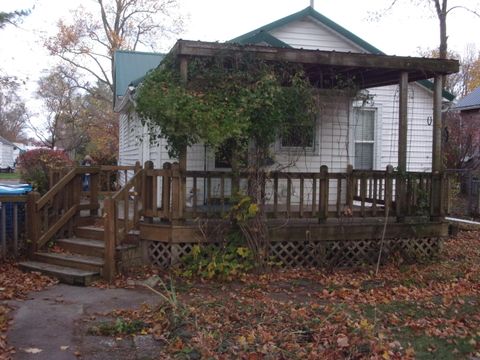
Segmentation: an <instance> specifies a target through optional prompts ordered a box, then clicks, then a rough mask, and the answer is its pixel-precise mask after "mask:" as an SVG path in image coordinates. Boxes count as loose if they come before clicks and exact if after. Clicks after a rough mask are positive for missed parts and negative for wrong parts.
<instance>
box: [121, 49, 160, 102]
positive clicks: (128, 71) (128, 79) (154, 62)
mask: <svg viewBox="0 0 480 360" xmlns="http://www.w3.org/2000/svg"><path fill="white" fill-rule="evenodd" d="M164 57H165V55H164V54H159V53H150V52H140V51H125V50H117V51H115V54H114V62H113V64H114V72H113V73H114V79H113V83H114V87H115V99H116V98H117V96H123V95H124V94H125V91H127V88H128V86H130V84H131V83H132V82H133V81H135V80H138V79H139V78H142V77H143V76H145V74H146V73H147V72H148V71H149V70H151V69H154V68H156V67H157V66H158V65H159V64H160V62H161V61H162V60H163V58H164Z"/></svg>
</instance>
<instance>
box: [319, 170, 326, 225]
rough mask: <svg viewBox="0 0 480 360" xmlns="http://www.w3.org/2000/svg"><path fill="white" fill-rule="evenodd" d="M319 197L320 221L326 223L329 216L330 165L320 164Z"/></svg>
mask: <svg viewBox="0 0 480 360" xmlns="http://www.w3.org/2000/svg"><path fill="white" fill-rule="evenodd" d="M318 192H319V193H320V195H319V199H318V221H319V222H320V223H325V222H326V221H327V218H328V166H327V165H322V166H320V188H319V191H318Z"/></svg>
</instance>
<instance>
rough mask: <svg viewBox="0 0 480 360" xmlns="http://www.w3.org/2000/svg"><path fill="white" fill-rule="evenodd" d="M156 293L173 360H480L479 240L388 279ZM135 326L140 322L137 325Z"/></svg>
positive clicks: (201, 286) (466, 236)
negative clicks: (190, 359) (181, 359)
mask: <svg viewBox="0 0 480 360" xmlns="http://www.w3.org/2000/svg"><path fill="white" fill-rule="evenodd" d="M172 284H173V286H172V285H171V284H170V283H169V280H168V279H167V280H165V281H164V283H163V285H162V284H160V285H157V287H156V290H158V291H159V292H161V293H162V295H161V297H165V298H164V300H165V302H164V305H163V306H162V307H161V308H159V309H158V308H157V309H151V308H148V307H143V308H142V310H141V311H139V312H122V311H118V312H116V313H115V314H114V316H115V317H116V318H117V320H118V319H122V321H130V323H135V321H137V323H138V321H142V322H145V323H146V324H147V325H146V328H145V329H143V331H144V332H149V333H153V335H154V336H155V337H156V338H157V339H158V340H159V344H162V345H161V353H162V354H163V355H164V356H165V357H166V358H207V359H208V358H220V359H228V358H246V359H264V358H265V359H303V358H311V359H343V358H350V359H352V358H354V359H355V358H379V359H398V358H407V359H408V358H412V359H413V358H419V359H421V358H427V359H461V358H467V359H468V358H475V357H479V356H480V232H463V233H460V234H459V235H458V236H457V237H456V238H454V239H450V240H447V241H446V243H445V248H444V251H443V253H442V255H441V257H440V258H439V259H437V260H436V261H435V262H431V263H428V264H422V265H406V264H401V263H397V264H392V265H390V266H386V267H383V268H381V269H380V273H379V275H378V276H375V274H374V272H373V269H371V268H365V269H355V270H354V269H348V270H336V271H331V272H326V271H325V270H314V269H312V270H306V269H303V270H281V271H274V272H272V273H270V274H268V275H261V276H255V275H248V276H245V277H243V278H242V279H241V280H240V281H234V282H229V283H221V282H218V281H204V282H202V281H194V282H186V281H181V280H178V279H177V280H173V282H172ZM132 321H133V322H132Z"/></svg>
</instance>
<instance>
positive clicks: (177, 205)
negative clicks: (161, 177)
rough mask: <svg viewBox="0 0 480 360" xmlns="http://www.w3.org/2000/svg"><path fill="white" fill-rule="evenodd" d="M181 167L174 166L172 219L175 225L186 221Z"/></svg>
mask: <svg viewBox="0 0 480 360" xmlns="http://www.w3.org/2000/svg"><path fill="white" fill-rule="evenodd" d="M181 170H182V169H181V165H180V164H178V163H173V164H172V209H171V214H172V215H171V219H172V222H173V223H181V222H183V220H184V217H183V215H184V214H183V210H184V206H185V202H184V198H185V197H184V195H185V194H184V193H183V182H184V181H183V180H184V179H185V176H183V174H182V171H181Z"/></svg>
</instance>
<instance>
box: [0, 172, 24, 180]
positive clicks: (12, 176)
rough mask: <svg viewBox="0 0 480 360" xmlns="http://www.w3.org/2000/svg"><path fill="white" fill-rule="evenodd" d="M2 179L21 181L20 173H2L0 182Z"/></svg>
mask: <svg viewBox="0 0 480 360" xmlns="http://www.w3.org/2000/svg"><path fill="white" fill-rule="evenodd" d="M2 179H20V174H18V173H0V180H2Z"/></svg>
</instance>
